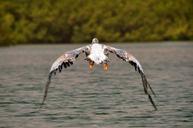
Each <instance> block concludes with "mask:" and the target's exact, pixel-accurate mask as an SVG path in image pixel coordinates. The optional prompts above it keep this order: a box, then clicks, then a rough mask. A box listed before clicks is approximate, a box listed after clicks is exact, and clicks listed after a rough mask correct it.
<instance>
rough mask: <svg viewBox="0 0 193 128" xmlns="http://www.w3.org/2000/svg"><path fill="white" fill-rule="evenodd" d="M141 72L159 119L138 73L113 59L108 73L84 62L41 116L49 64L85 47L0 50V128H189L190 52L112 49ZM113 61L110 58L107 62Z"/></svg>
mask: <svg viewBox="0 0 193 128" xmlns="http://www.w3.org/2000/svg"><path fill="white" fill-rule="evenodd" d="M112 45H113V46H115V47H119V48H124V49H128V51H130V52H131V53H133V54H134V55H135V56H136V57H137V58H138V59H139V60H140V62H141V64H142V65H143V68H144V71H145V72H146V75H147V78H148V79H149V82H150V83H151V85H152V88H153V89H154V91H155V92H156V93H157V97H154V100H155V102H156V104H157V106H158V111H154V109H153V107H152V106H151V104H150V102H149V101H148V98H147V97H146V95H144V92H143V87H142V84H141V80H140V76H139V75H138V74H137V73H136V72H135V71H134V69H133V67H132V66H130V65H128V64H126V63H124V62H119V61H118V60H119V59H117V58H113V59H111V63H110V70H109V71H108V72H104V71H103V70H102V67H101V66H97V67H95V70H94V71H89V70H88V65H87V63H86V62H85V61H84V60H83V56H81V57H80V58H79V59H78V61H77V63H75V64H74V65H73V66H72V67H71V68H69V69H66V70H65V71H63V72H62V73H60V74H58V75H56V76H55V77H54V78H53V80H52V84H51V87H50V88H49V93H48V98H47V100H46V104H45V105H44V106H43V107H42V108H40V102H41V101H42V96H43V89H44V85H45V82H46V80H47V74H48V71H49V68H50V66H51V64H52V62H53V61H54V60H55V59H56V58H57V57H58V56H59V55H61V54H62V53H63V52H64V51H66V50H70V49H74V48H77V47H79V46H81V45H26V46H16V47H8V48H0V127H1V128H34V127H38V128H53V127H54V128H60V127H61V128H64V127H67V128H127V127H132V128H133V127H147V128H151V127H152V128H154V127H156V128H174V127H175V128H176V127H179V128H181V127H183V128H192V127H193V77H192V76H193V44H192V43H172V42H170V43H162V44H161V43H151V44H116V45H115V44H112ZM110 57H113V56H110Z"/></svg>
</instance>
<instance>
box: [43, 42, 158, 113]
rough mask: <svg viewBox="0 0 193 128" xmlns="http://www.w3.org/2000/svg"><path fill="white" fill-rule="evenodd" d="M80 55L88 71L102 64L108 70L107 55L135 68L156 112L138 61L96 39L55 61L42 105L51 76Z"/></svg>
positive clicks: (151, 91) (123, 51) (45, 95)
mask: <svg viewBox="0 0 193 128" xmlns="http://www.w3.org/2000/svg"><path fill="white" fill-rule="evenodd" d="M81 53H85V55H86V59H85V60H87V61H88V62H89V68H90V69H93V66H94V64H103V68H104V70H108V65H109V64H108V62H109V61H108V57H107V55H108V54H109V53H113V54H115V55H116V56H117V57H118V58H120V59H121V60H123V61H125V62H129V63H130V64H131V65H132V66H134V67H135V70H136V71H137V72H138V73H139V74H140V76H141V80H142V83H143V87H144V92H145V94H146V95H148V98H149V100H150V102H151V104H152V105H153V107H154V108H155V110H157V107H156V105H155V103H154V101H153V99H152V97H151V95H150V94H151V93H152V94H154V95H155V93H154V91H153V90H152V88H151V86H150V84H149V83H148V81H147V79H146V76H145V74H144V71H143V69H142V66H141V64H140V63H139V61H138V60H137V59H136V58H135V57H134V56H133V55H132V54H130V53H128V52H127V51H125V50H122V49H117V48H114V47H110V46H107V45H104V44H99V41H98V39H97V38H94V39H93V40H92V44H90V45H87V46H84V47H81V48H77V49H74V50H71V51H67V52H65V53H64V54H63V55H62V56H60V57H59V58H58V59H56V60H55V62H54V63H53V64H52V66H51V69H50V72H49V76H48V81H47V83H46V86H45V92H44V98H43V101H42V103H44V101H45V99H46V97H47V93H48V88H49V84H50V82H51V78H52V75H53V74H56V72H57V71H59V72H61V71H62V69H63V68H67V67H70V66H71V65H72V64H73V63H74V62H75V61H76V58H77V57H78V56H79V55H80V54H81Z"/></svg>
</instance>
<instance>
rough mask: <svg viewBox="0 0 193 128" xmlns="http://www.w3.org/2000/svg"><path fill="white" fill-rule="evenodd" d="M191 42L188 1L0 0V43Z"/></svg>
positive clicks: (192, 0)
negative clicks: (97, 40) (94, 40)
mask: <svg viewBox="0 0 193 128" xmlns="http://www.w3.org/2000/svg"><path fill="white" fill-rule="evenodd" d="M93 37H98V38H99V39H100V40H102V41H107V42H128V41H161V40H193V0H1V1H0V46H2V45H12V44H22V43H65V42H68V43H70V42H71V43H81V42H90V41H91V39H92V38H93Z"/></svg>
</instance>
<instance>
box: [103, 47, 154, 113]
mask: <svg viewBox="0 0 193 128" xmlns="http://www.w3.org/2000/svg"><path fill="white" fill-rule="evenodd" d="M106 50H107V51H109V52H110V53H114V54H115V55H116V56H117V57H118V58H120V59H122V60H123V61H126V62H129V63H130V64H131V65H132V66H134V68H135V70H136V71H137V72H138V73H139V74H140V76H141V80H142V84H143V88H144V92H145V94H146V95H148V98H149V100H150V102H151V104H152V105H153V107H154V109H155V110H157V107H156V105H155V103H154V101H153V99H152V97H151V95H150V92H149V90H150V91H151V93H152V94H153V95H155V92H154V91H153V89H152V88H151V86H150V84H149V82H148V81H147V78H146V76H145V73H144V71H143V68H142V66H141V64H140V63H139V61H138V60H137V59H136V58H135V57H134V56H133V55H132V54H130V53H128V52H127V51H125V50H122V49H117V48H114V47H110V46H106Z"/></svg>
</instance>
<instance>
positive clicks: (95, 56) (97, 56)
mask: <svg viewBox="0 0 193 128" xmlns="http://www.w3.org/2000/svg"><path fill="white" fill-rule="evenodd" d="M88 58H89V59H91V60H92V61H94V62H95V63H96V64H101V63H103V62H104V61H105V60H107V59H108V58H107V56H106V55H105V54H104V47H103V45H101V44H98V43H96V44H93V45H92V46H91V49H90V55H89V56H88Z"/></svg>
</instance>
